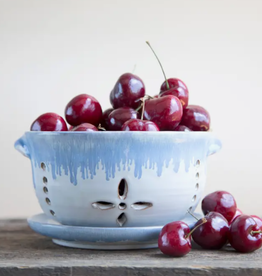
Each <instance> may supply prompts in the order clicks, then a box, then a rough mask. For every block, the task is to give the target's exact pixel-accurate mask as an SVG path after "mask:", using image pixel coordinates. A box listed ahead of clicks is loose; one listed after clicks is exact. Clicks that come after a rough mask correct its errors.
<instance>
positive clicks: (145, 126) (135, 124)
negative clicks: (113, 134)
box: [121, 119, 159, 131]
mask: <svg viewBox="0 0 262 276" xmlns="http://www.w3.org/2000/svg"><path fill="white" fill-rule="evenodd" d="M121 130H122V131H159V128H158V126H157V125H156V124H155V123H154V122H151V121H146V120H141V119H130V120H128V121H126V122H125V123H124V124H123V126H122V129H121Z"/></svg>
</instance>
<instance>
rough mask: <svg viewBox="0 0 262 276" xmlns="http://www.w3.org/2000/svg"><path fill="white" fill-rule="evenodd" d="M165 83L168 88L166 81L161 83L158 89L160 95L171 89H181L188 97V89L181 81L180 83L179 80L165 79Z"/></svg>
mask: <svg viewBox="0 0 262 276" xmlns="http://www.w3.org/2000/svg"><path fill="white" fill-rule="evenodd" d="M167 82H168V85H169V88H168V87H167V83H166V81H164V82H163V83H162V85H161V87H160V93H161V92H164V91H166V90H169V89H171V88H177V87H181V88H183V89H184V90H185V91H186V92H187V95H188V88H187V86H186V85H185V83H184V82H183V81H181V80H180V79H177V78H170V79H167Z"/></svg>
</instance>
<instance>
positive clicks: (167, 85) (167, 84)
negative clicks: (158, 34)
mask: <svg viewBox="0 0 262 276" xmlns="http://www.w3.org/2000/svg"><path fill="white" fill-rule="evenodd" d="M146 44H147V45H148V46H149V48H150V49H151V50H152V52H153V54H154V55H155V57H156V59H157V61H158V63H159V65H160V67H161V70H162V72H163V75H164V78H165V81H166V87H167V90H169V88H170V87H169V83H168V81H167V78H166V74H165V71H164V68H163V66H162V64H161V62H160V60H159V58H158V56H157V55H156V53H155V51H154V49H153V48H152V46H151V45H150V43H149V41H146Z"/></svg>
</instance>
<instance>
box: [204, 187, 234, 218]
mask: <svg viewBox="0 0 262 276" xmlns="http://www.w3.org/2000/svg"><path fill="white" fill-rule="evenodd" d="M236 210H237V204H236V201H235V199H234V197H233V196H232V195H231V194H230V193H228V192H225V191H216V192H213V193H211V194H208V195H207V196H205V197H204V199H203V200H202V211H203V213H204V215H206V214H207V213H208V212H212V211H213V212H218V213H220V214H221V215H223V216H224V217H225V218H226V219H227V221H231V220H232V218H233V217H234V215H235V213H236Z"/></svg>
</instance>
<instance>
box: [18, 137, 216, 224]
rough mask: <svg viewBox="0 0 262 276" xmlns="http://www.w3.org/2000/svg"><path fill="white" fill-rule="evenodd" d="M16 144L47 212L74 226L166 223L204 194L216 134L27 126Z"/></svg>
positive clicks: (182, 216) (176, 217)
mask: <svg viewBox="0 0 262 276" xmlns="http://www.w3.org/2000/svg"><path fill="white" fill-rule="evenodd" d="M15 147H16V149H17V150H18V151H20V152H21V153H23V154H24V155H25V156H27V157H29V158H30V160H31V163H32V172H33V182H34V187H35V192H36V196H37V198H38V200H39V203H40V205H41V207H42V209H43V211H44V212H45V214H46V215H47V216H49V217H50V218H52V219H55V220H56V221H58V222H60V223H62V224H66V225H75V226H93V227H121V226H125V227H134V226H136V227H140V226H160V225H164V224H166V223H168V222H171V221H174V220H180V219H183V218H184V217H185V215H186V213H187V210H188V209H190V210H191V211H192V212H193V211H194V209H195V208H196V206H197V204H198V202H199V200H200V199H201V195H202V192H203V190H204V187H205V183H206V170H207V157H208V155H211V154H213V153H215V152H217V151H218V150H219V149H220V147H221V143H220V141H219V140H218V139H216V138H214V136H213V134H212V133H210V132H26V133H25V135H24V136H23V137H22V138H20V139H19V140H18V141H17V142H16V143H15Z"/></svg>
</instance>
